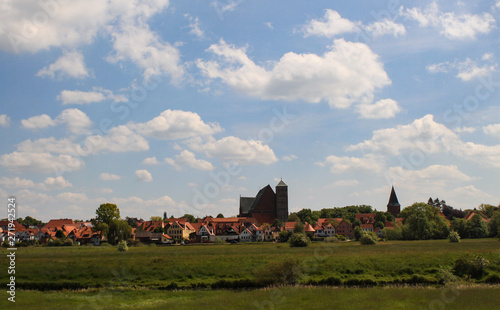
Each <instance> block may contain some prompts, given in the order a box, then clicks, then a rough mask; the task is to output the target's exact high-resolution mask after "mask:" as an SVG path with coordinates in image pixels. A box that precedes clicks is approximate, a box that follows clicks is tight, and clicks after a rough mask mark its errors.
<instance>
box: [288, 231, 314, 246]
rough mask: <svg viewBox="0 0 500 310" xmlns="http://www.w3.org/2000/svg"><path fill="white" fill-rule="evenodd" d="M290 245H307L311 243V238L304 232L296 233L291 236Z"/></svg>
mask: <svg viewBox="0 0 500 310" xmlns="http://www.w3.org/2000/svg"><path fill="white" fill-rule="evenodd" d="M289 242H290V247H306V246H308V245H309V242H310V241H309V238H307V236H306V235H305V234H304V233H294V234H293V235H292V236H291V237H290V240H289Z"/></svg>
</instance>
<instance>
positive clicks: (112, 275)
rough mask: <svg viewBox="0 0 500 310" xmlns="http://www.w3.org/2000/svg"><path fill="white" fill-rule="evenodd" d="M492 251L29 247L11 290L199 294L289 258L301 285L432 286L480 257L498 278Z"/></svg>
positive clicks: (433, 245) (403, 244) (416, 246)
mask: <svg viewBox="0 0 500 310" xmlns="http://www.w3.org/2000/svg"><path fill="white" fill-rule="evenodd" d="M499 248H500V242H498V240H497V239H480V240H464V241H463V242H460V243H450V242H448V241H447V240H433V241H396V242H379V243H378V244H377V245H370V246H361V245H359V243H358V242H348V243H335V244H325V243H313V244H312V245H311V246H310V247H307V248H290V247H288V245H287V244H272V243H259V244H238V245H219V246H170V247H156V246H144V247H131V248H130V249H129V251H128V252H118V251H117V249H116V248H115V247H90V246H89V247H58V248H56V247H29V248H19V249H18V250H17V254H16V256H17V258H16V282H17V284H18V288H35V289H39V290H43V289H51V288H52V289H61V288H65V287H67V288H86V287H134V288H137V287H144V288H166V287H167V286H169V285H172V284H173V285H174V287H179V288H189V287H194V288H199V287H206V286H209V285H211V284H213V283H214V282H217V281H221V280H227V281H238V280H252V279H253V278H254V272H255V270H257V269H259V268H262V267H265V266H266V265H267V264H268V263H269V262H271V261H280V260H284V259H289V258H291V259H298V260H299V261H300V262H301V265H302V268H303V270H304V271H303V273H304V277H303V278H302V279H301V283H312V282H314V281H321V280H324V279H327V278H329V277H335V278H338V279H341V280H342V281H343V283H348V282H349V281H354V282H353V283H356V282H355V281H356V280H369V281H372V282H373V283H378V284H381V283H382V284H383V283H401V282H405V281H406V280H408V279H411V278H416V279H417V280H418V279H420V280H422V281H423V282H420V283H435V282H436V281H437V280H436V279H437V278H436V277H437V275H438V272H439V268H440V266H452V265H453V262H454V261H455V260H456V259H457V258H458V257H459V256H460V255H463V254H464V253H474V254H481V255H483V256H484V257H485V258H486V259H488V260H489V261H490V262H491V264H490V266H489V267H488V273H489V274H490V275H491V274H497V275H500V251H499ZM5 253H6V250H5V249H2V250H1V251H0V263H1V266H0V268H1V269H2V270H7V264H8V261H7V258H6V256H5ZM405 279H406V280H405ZM407 283H408V282H407ZM409 283H411V282H409Z"/></svg>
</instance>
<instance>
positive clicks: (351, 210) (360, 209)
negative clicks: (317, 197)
mask: <svg viewBox="0 0 500 310" xmlns="http://www.w3.org/2000/svg"><path fill="white" fill-rule="evenodd" d="M358 213H373V208H372V207H371V206H368V205H359V206H347V207H342V208H331V209H321V212H320V216H319V217H320V218H343V219H345V220H349V221H350V222H351V223H354V221H355V219H356V214H358Z"/></svg>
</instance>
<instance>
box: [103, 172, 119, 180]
mask: <svg viewBox="0 0 500 310" xmlns="http://www.w3.org/2000/svg"><path fill="white" fill-rule="evenodd" d="M121 178H122V177H121V176H119V175H117V174H112V173H107V172H103V173H101V175H100V176H99V179H101V180H102V181H117V180H121Z"/></svg>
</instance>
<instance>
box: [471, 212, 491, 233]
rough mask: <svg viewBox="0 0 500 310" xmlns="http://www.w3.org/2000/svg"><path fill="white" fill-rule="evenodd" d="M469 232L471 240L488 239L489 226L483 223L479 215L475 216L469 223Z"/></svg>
mask: <svg viewBox="0 0 500 310" xmlns="http://www.w3.org/2000/svg"><path fill="white" fill-rule="evenodd" d="M466 226H467V231H468V232H469V236H470V238H486V237H488V226H487V225H486V223H485V222H484V221H483V219H482V217H481V216H480V215H479V214H476V215H474V216H473V217H472V218H471V219H470V220H469V221H468V222H467V225H466Z"/></svg>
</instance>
